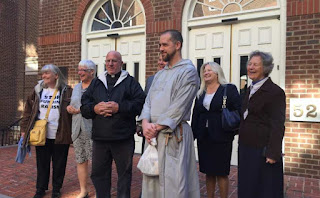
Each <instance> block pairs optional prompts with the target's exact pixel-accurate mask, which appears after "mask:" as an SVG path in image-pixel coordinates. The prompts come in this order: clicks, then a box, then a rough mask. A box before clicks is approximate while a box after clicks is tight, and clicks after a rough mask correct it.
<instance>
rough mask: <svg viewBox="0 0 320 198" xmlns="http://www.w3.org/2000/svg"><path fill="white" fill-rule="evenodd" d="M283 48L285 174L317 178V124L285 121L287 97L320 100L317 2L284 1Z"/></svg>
mask: <svg viewBox="0 0 320 198" xmlns="http://www.w3.org/2000/svg"><path fill="white" fill-rule="evenodd" d="M286 45H287V52H286V54H287V56H286V58H287V61H286V86H285V92H286V95H287V109H288V111H287V112H288V113H287V122H286V134H285V151H284V153H285V154H286V157H285V172H286V173H288V174H292V175H299V176H307V177H314V178H320V124H319V123H310V122H290V121H288V116H289V115H288V114H289V105H290V104H289V100H290V98H316V99H319V100H320V80H319V79H320V7H319V1H317V0H309V1H307V0H304V1H296V0H289V1H288V4H287V42H286Z"/></svg>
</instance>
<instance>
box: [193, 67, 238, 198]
mask: <svg viewBox="0 0 320 198" xmlns="http://www.w3.org/2000/svg"><path fill="white" fill-rule="evenodd" d="M200 77H201V86H200V90H199V91H198V94H197V98H196V102H195V106H194V109H193V115H192V131H193V134H194V138H196V139H197V144H198V156H199V166H200V172H202V173H204V174H206V187H207V194H208V197H209V198H211V197H214V192H215V187H216V183H218V186H219V191H220V196H221V198H226V197H228V186H229V179H228V175H229V172H230V160H231V152H232V141H233V138H234V135H235V134H236V132H234V131H226V130H224V129H222V121H221V112H222V111H221V108H222V98H223V94H224V90H225V89H226V88H227V108H228V109H229V110H231V111H232V110H237V111H239V112H240V96H239V93H238V90H237V88H236V86H234V85H232V84H228V82H227V80H226V79H225V77H224V74H223V71H222V68H221V66H220V65H219V64H217V63H215V62H208V63H205V64H203V65H202V66H201V68H200Z"/></svg>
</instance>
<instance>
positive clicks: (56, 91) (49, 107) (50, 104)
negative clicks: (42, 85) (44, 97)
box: [44, 89, 58, 120]
mask: <svg viewBox="0 0 320 198" xmlns="http://www.w3.org/2000/svg"><path fill="white" fill-rule="evenodd" d="M57 93H58V89H56V90H55V91H54V93H53V95H52V98H51V100H50V103H49V106H48V109H47V113H46V116H45V118H44V119H46V120H48V117H49V113H50V110H51V106H52V103H53V100H54V98H55V97H56V95H57Z"/></svg>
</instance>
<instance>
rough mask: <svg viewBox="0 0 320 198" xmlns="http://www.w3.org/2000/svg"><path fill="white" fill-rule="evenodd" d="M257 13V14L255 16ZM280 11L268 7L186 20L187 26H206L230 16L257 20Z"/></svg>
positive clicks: (277, 13) (273, 16) (241, 19)
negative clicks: (266, 8) (260, 9)
mask: <svg viewBox="0 0 320 198" xmlns="http://www.w3.org/2000/svg"><path fill="white" fill-rule="evenodd" d="M257 14H259V15H258V16H257ZM280 14H281V12H280V9H269V10H266V11H256V12H248V13H235V14H234V15H230V14H228V15H223V16H214V17H213V16H210V17H203V18H199V19H198V20H196V19H190V20H188V22H187V26H188V27H189V28H193V27H199V26H207V25H214V24H222V20H224V19H230V18H237V19H238V21H245V20H253V19H254V20H258V19H263V18H275V17H278V16H280Z"/></svg>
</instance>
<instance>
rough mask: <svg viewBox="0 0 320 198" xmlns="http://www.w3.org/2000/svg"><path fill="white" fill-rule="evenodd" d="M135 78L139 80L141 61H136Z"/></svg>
mask: <svg viewBox="0 0 320 198" xmlns="http://www.w3.org/2000/svg"><path fill="white" fill-rule="evenodd" d="M134 78H135V79H136V80H137V81H139V63H134Z"/></svg>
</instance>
